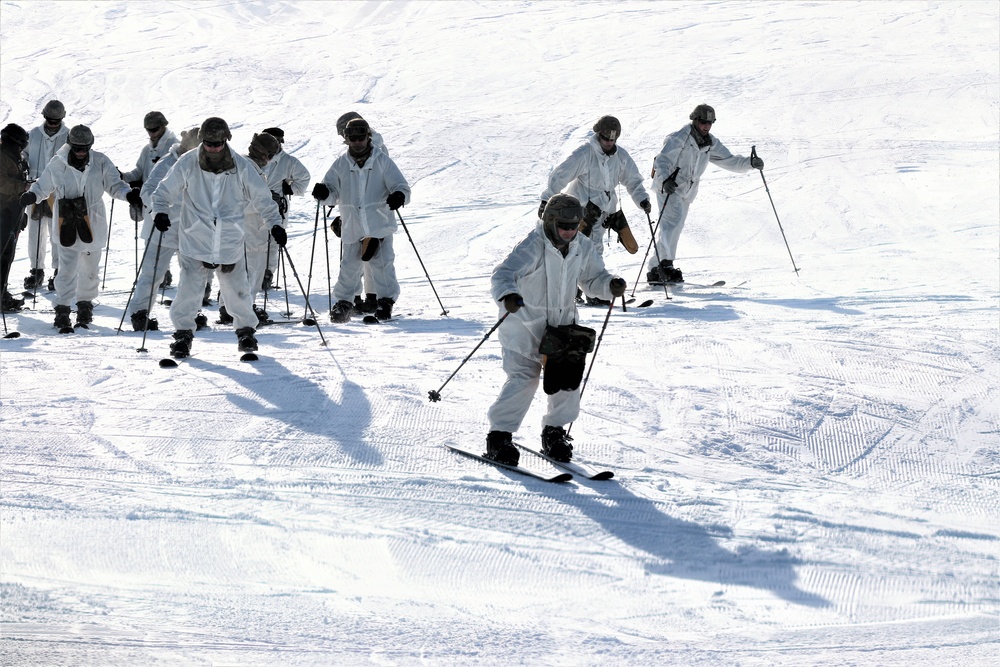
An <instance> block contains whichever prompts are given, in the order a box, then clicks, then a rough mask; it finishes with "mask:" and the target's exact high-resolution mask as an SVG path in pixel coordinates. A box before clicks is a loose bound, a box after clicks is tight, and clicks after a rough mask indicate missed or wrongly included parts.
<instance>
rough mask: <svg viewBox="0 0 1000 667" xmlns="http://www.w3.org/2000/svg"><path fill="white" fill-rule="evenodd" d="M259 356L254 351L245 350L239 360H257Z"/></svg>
mask: <svg viewBox="0 0 1000 667" xmlns="http://www.w3.org/2000/svg"><path fill="white" fill-rule="evenodd" d="M258 360H260V357H258V356H257V354H256V353H255V352H246V353H245V354H243V356H241V357H240V361H258Z"/></svg>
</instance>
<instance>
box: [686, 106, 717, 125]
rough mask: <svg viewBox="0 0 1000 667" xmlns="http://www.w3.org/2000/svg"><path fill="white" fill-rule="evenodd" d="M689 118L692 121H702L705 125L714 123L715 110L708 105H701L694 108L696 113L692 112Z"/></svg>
mask: <svg viewBox="0 0 1000 667" xmlns="http://www.w3.org/2000/svg"><path fill="white" fill-rule="evenodd" d="M688 118H690V119H691V120H700V121H702V122H705V123H714V122H715V109H713V108H712V107H710V106H708V105H707V104H699V105H698V106H696V107H695V108H694V111H692V112H691V115H690V116H688Z"/></svg>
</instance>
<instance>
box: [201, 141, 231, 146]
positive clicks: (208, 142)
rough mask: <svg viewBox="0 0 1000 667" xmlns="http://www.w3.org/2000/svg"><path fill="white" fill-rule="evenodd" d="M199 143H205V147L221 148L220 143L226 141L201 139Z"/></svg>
mask: <svg viewBox="0 0 1000 667" xmlns="http://www.w3.org/2000/svg"><path fill="white" fill-rule="evenodd" d="M201 143H203V144H205V146H206V147H207V148H222V145H223V144H225V143H226V142H225V141H203V142H201Z"/></svg>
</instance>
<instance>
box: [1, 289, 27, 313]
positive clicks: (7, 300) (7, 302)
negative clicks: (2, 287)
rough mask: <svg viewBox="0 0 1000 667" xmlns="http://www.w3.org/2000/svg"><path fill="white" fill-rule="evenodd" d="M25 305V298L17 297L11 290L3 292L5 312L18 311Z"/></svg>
mask: <svg viewBox="0 0 1000 667" xmlns="http://www.w3.org/2000/svg"><path fill="white" fill-rule="evenodd" d="M22 307H24V299H17V298H15V297H14V295H13V294H11V293H10V292H4V293H3V311H4V312H5V313H16V312H17V311H19V310H21V308H22Z"/></svg>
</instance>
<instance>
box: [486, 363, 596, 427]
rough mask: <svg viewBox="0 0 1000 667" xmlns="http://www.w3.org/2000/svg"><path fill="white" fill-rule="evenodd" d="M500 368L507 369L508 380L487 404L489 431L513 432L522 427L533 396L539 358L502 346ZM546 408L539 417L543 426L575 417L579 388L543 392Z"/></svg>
mask: <svg viewBox="0 0 1000 667" xmlns="http://www.w3.org/2000/svg"><path fill="white" fill-rule="evenodd" d="M503 370H504V372H505V373H507V381H506V382H504V384H503V387H502V388H501V389H500V395H499V396H497V400H496V401H494V402H493V405H491V406H490V409H489V412H487V416H488V417H489V420H490V430H491V431H507V432H509V433H514V432H515V431H517V430H518V429H519V428H521V422H522V421H523V420H524V416H525V415H526V414H528V408H530V407H531V402H532V401H533V400H534V398H535V392H536V391H537V390H538V384H539V381H540V378H541V375H542V364H541V362H540V361H535V360H534V359H529V358H528V357H525V356H524V355H521V354H518V353H517V352H512V351H510V350H508V349H506V348H504V350H503ZM546 397H547V398H548V410H547V411H546V413H545V416H544V417H542V426H543V427H544V426H565V425H566V424H569V423H570V422H572V421H574V420H575V419H576V418H577V416H578V415H579V414H580V389H579V388H577V389H574V390H573V391H557V392H556V393H554V394H551V395H549V394H546Z"/></svg>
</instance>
